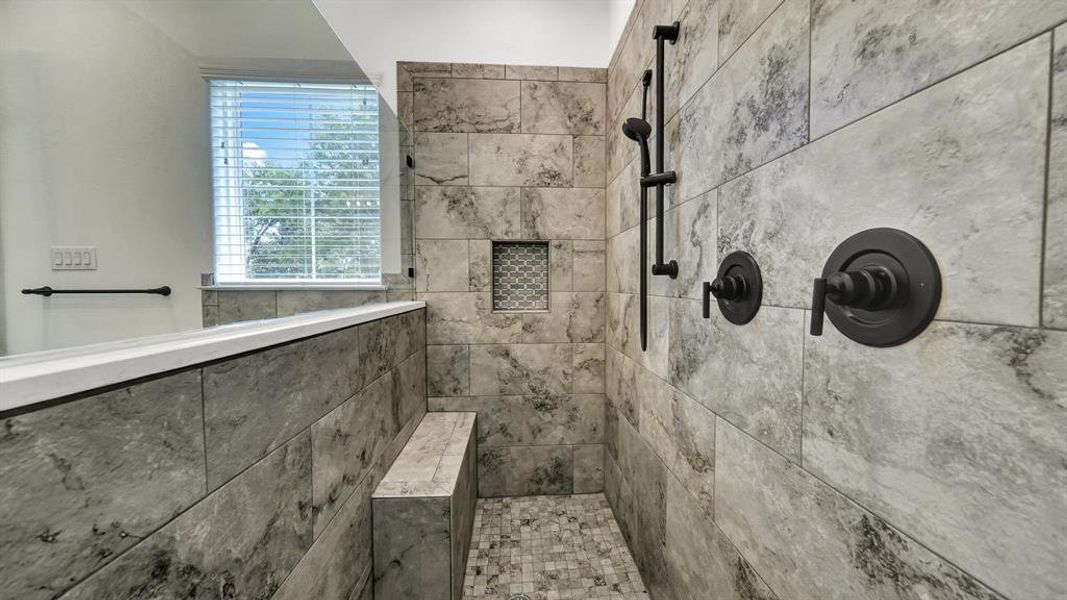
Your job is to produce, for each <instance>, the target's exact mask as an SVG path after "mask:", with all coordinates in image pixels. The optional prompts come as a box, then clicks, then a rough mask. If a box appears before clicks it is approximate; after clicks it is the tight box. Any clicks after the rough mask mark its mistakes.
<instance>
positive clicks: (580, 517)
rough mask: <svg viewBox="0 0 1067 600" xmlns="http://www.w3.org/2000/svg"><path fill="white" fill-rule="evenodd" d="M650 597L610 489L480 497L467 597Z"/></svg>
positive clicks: (565, 599) (556, 599)
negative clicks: (611, 501) (615, 512)
mask: <svg viewBox="0 0 1067 600" xmlns="http://www.w3.org/2000/svg"><path fill="white" fill-rule="evenodd" d="M516 594H525V595H526V596H527V597H528V598H529V599H530V600H570V599H579V598H581V599H583V600H584V599H587V598H588V599H594V598H612V599H625V600H631V599H643V600H647V599H648V594H647V592H646V591H645V586H644V584H643V583H642V582H641V576H640V575H639V574H638V572H637V565H635V564H634V560H633V557H632V556H630V551H629V550H628V549H627V547H626V542H625V541H624V540H623V537H622V532H621V531H620V530H619V526H618V524H617V523H616V522H615V517H614V515H612V513H611V507H609V506H608V501H607V499H606V498H605V497H604V494H581V495H573V496H532V497H522V498H479V499H478V508H477V509H476V512H475V516H474V533H473V540H472V542H471V549H470V554H469V555H468V557H467V572H466V577H465V578H464V582H463V598H464V599H468V600H469V599H472V598H485V599H489V600H507V599H508V598H511V597H512V596H514V595H516Z"/></svg>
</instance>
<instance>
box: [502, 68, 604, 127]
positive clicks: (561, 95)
mask: <svg viewBox="0 0 1067 600" xmlns="http://www.w3.org/2000/svg"><path fill="white" fill-rule="evenodd" d="M605 94H606V89H605V87H604V85H603V84H599V83H569V82H541V81H524V82H522V131H523V132H524V133H566V134H571V135H604V128H605V126H606V119H607V114H606V113H607V105H606V103H607V96H606V95H605Z"/></svg>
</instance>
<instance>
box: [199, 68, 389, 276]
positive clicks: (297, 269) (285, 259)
mask: <svg viewBox="0 0 1067 600" xmlns="http://www.w3.org/2000/svg"><path fill="white" fill-rule="evenodd" d="M212 83H213V104H212V106H213V121H212V122H213V135H214V137H215V141H216V156H215V173H216V176H215V187H216V194H215V196H216V271H217V273H218V274H219V279H220V282H222V283H225V282H227V281H270V280H275V281H278V280H282V281H286V280H287V281H293V280H377V279H378V278H379V276H380V269H381V242H380V210H379V201H380V188H379V185H380V183H379V163H378V159H379V154H378V141H379V140H378V135H379V134H378V114H377V94H376V92H374V90H373V88H370V86H364V89H360V86H322V85H315V86H306V87H305V86H298V85H296V84H264V83H262V82H232V81H216V82H212ZM239 84H244V85H241V86H240V87H238V85H239ZM234 87H238V89H237V90H236V91H235V90H234V89H233V88H234ZM216 88H218V89H216ZM367 88H369V89H367ZM216 92H217V93H216Z"/></svg>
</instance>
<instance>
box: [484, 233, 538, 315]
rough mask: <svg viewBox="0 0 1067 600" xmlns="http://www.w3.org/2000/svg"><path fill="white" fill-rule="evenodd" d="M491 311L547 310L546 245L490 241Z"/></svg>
mask: <svg viewBox="0 0 1067 600" xmlns="http://www.w3.org/2000/svg"><path fill="white" fill-rule="evenodd" d="M493 310H494V311H498V312H544V311H547V310H548V242H512V241H508V242H493Z"/></svg>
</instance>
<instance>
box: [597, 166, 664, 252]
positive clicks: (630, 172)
mask: <svg viewBox="0 0 1067 600" xmlns="http://www.w3.org/2000/svg"><path fill="white" fill-rule="evenodd" d="M639 169H640V165H639V161H636V160H634V161H630V163H629V164H628V165H627V166H626V168H625V169H624V170H623V171H622V172H621V173H619V175H618V176H617V177H615V178H614V179H612V180H611V182H610V183H608V186H607V189H606V192H605V195H606V198H607V200H606V203H607V207H606V213H607V217H606V220H607V222H606V224H605V229H606V231H605V234H606V237H609V238H610V237H613V236H616V235H618V234H620V233H622V232H624V231H626V230H627V229H630V228H631V227H633V226H634V225H637V221H638V219H640V215H639V213H640V212H641V196H640V181H639ZM653 202H655V198H654V197H653ZM650 206H652V207H653V208H654V207H655V205H654V204H650Z"/></svg>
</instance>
